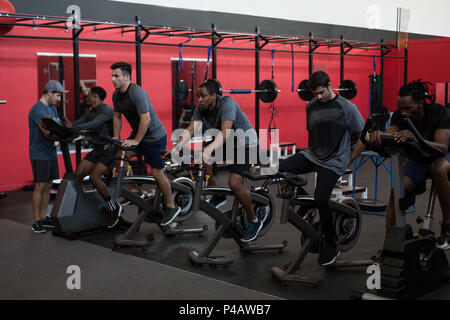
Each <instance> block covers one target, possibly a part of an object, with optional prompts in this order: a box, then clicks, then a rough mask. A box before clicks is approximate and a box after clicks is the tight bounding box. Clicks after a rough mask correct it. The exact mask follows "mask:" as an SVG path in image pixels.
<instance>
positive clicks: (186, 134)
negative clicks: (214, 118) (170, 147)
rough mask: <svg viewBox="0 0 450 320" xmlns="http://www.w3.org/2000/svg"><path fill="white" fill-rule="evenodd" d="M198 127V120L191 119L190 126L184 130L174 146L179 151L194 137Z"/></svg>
mask: <svg viewBox="0 0 450 320" xmlns="http://www.w3.org/2000/svg"><path fill="white" fill-rule="evenodd" d="M197 127H198V121H191V122H190V123H189V126H188V127H187V128H186V129H185V130H184V131H183V134H182V135H181V136H180V137H179V138H178V141H177V144H176V145H175V146H174V148H175V149H176V150H178V151H179V150H181V149H182V148H183V146H184V145H185V144H186V143H188V142H189V140H191V139H192V137H193V136H194V132H195V129H196V128H197Z"/></svg>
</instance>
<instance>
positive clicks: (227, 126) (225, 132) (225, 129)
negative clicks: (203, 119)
mask: <svg viewBox="0 0 450 320" xmlns="http://www.w3.org/2000/svg"><path fill="white" fill-rule="evenodd" d="M233 123H234V121H232V120H224V121H222V124H221V126H220V127H221V128H220V133H219V134H218V135H217V136H216V138H215V139H214V141H213V143H211V144H210V145H208V146H207V147H206V148H205V153H206V154H212V152H213V151H214V150H217V149H218V148H219V147H221V146H222V145H223V144H224V143H225V142H226V141H227V138H229V136H230V134H231V129H232V128H233Z"/></svg>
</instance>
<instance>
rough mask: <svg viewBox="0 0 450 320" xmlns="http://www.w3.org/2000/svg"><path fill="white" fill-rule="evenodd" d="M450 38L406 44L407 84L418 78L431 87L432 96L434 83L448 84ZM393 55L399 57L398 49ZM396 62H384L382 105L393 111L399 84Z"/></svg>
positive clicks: (399, 70) (400, 65) (400, 70)
mask: <svg viewBox="0 0 450 320" xmlns="http://www.w3.org/2000/svg"><path fill="white" fill-rule="evenodd" d="M449 52H450V39H448V38H439V39H424V40H412V41H411V40H410V41H409V43H408V81H412V80H417V79H419V78H421V79H422V80H424V81H429V82H431V83H432V84H433V87H432V88H431V91H432V94H435V93H436V87H435V86H436V83H439V82H450V60H449V58H448V53H449ZM397 54H400V55H401V54H403V50H399V52H397ZM395 60H396V59H385V85H384V104H385V105H386V106H387V107H388V108H389V109H390V110H391V111H394V110H395V109H396V108H397V94H398V90H399V88H400V87H401V86H402V85H403V80H404V77H403V63H401V62H396V61H395Z"/></svg>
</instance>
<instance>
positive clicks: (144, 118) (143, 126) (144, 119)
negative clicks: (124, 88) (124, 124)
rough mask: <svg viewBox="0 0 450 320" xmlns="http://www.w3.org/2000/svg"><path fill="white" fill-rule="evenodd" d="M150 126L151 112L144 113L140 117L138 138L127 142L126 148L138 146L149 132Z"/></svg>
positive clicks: (125, 143) (125, 142)
mask: <svg viewBox="0 0 450 320" xmlns="http://www.w3.org/2000/svg"><path fill="white" fill-rule="evenodd" d="M149 124H150V112H144V113H141V114H140V115H139V128H138V132H137V133H136V137H134V139H131V140H125V141H124V143H123V145H124V146H137V145H138V144H139V143H140V142H141V140H142V138H144V136H145V133H146V132H147V129H148V125H149Z"/></svg>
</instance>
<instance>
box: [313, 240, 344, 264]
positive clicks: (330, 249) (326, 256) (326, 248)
mask: <svg viewBox="0 0 450 320" xmlns="http://www.w3.org/2000/svg"><path fill="white" fill-rule="evenodd" d="M340 253H341V252H340V251H339V249H338V248H337V246H336V245H330V244H328V243H326V242H325V241H322V246H321V248H320V252H319V259H318V261H317V262H318V263H319V264H320V265H321V266H327V265H330V264H333V263H334V262H335V261H336V258H337V257H338V256H339V254H340Z"/></svg>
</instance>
